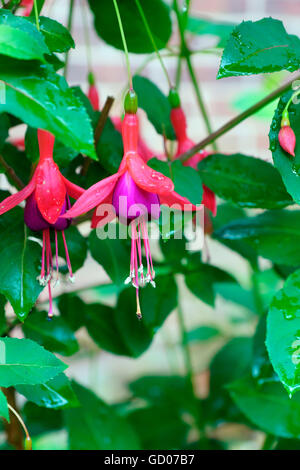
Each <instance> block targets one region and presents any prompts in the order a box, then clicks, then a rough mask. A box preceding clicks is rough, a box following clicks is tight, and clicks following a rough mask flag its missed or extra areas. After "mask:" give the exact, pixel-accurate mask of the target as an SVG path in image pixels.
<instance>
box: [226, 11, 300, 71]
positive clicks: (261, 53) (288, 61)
mask: <svg viewBox="0 0 300 470" xmlns="http://www.w3.org/2000/svg"><path fill="white" fill-rule="evenodd" d="M299 64H300V40H299V38H298V37H297V36H293V35H290V34H287V32H286V30H285V28H284V26H283V24H282V22H281V21H279V20H275V19H273V18H263V19H262V20H259V21H243V22H242V23H241V24H239V25H238V26H236V27H235V28H234V30H233V31H232V33H231V35H230V38H229V40H228V42H227V44H226V47H225V49H224V52H223V56H222V60H221V65H220V69H219V72H218V78H224V77H232V76H238V75H252V74H257V73H268V72H278V71H279V70H289V71H290V72H294V71H295V70H297V69H298V68H299Z"/></svg>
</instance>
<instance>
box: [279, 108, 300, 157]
mask: <svg viewBox="0 0 300 470" xmlns="http://www.w3.org/2000/svg"><path fill="white" fill-rule="evenodd" d="M278 140H279V143H280V146H281V147H282V148H283V150H284V151H285V152H287V153H289V154H290V155H292V157H294V156H295V147H296V136H295V133H294V131H293V129H292V128H291V124H290V118H289V112H288V105H287V107H286V108H285V109H284V110H283V113H282V118H281V129H280V131H279V134H278Z"/></svg>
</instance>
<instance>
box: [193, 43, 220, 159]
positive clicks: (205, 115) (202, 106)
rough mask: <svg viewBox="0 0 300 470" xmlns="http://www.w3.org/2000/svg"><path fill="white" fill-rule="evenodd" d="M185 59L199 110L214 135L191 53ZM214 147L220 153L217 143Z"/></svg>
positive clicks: (207, 127)
mask: <svg viewBox="0 0 300 470" xmlns="http://www.w3.org/2000/svg"><path fill="white" fill-rule="evenodd" d="M185 59H186V63H187V66H188V70H189V74H190V77H191V80H192V84H193V86H194V90H195V94H196V98H197V101H198V105H199V108H200V110H201V113H202V116H203V119H204V122H205V126H206V129H207V132H208V133H209V134H211V133H212V128H211V124H210V120H209V117H208V112H207V110H206V106H205V104H204V101H203V98H202V94H201V91H200V87H199V84H198V82H197V78H196V75H195V72H194V69H193V64H192V61H191V56H190V52H189V51H187V53H186V56H185ZM212 147H213V149H214V151H215V152H217V151H218V148H217V146H216V144H215V143H213V145H212Z"/></svg>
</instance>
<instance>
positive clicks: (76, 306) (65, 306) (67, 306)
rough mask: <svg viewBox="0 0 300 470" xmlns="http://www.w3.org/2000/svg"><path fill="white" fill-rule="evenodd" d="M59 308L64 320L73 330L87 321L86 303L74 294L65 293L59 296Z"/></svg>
mask: <svg viewBox="0 0 300 470" xmlns="http://www.w3.org/2000/svg"><path fill="white" fill-rule="evenodd" d="M58 309H59V311H60V314H61V316H62V318H63V320H64V321H65V322H66V323H67V324H68V325H69V326H70V328H71V329H72V331H77V330H78V329H79V328H81V327H82V326H83V325H84V323H85V303H84V302H83V301H82V300H81V298H80V297H77V295H74V294H71V293H70V294H63V295H61V296H59V298H58Z"/></svg>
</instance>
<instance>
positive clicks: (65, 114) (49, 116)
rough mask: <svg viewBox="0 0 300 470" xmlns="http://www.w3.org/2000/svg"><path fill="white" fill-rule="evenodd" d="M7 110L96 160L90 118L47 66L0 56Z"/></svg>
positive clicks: (2, 106) (1, 107) (0, 106)
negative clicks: (0, 57)
mask: <svg viewBox="0 0 300 470" xmlns="http://www.w3.org/2000/svg"><path fill="white" fill-rule="evenodd" d="M1 62H2V64H1V65H2V66H1V70H0V80H2V81H4V83H5V85H6V87H5V102H4V103H1V104H0V112H3V111H7V112H9V113H11V114H13V115H15V116H17V117H18V118H20V119H22V120H23V121H24V122H25V123H26V124H28V125H30V126H32V127H36V128H42V129H47V130H48V131H50V132H52V133H53V134H54V135H55V136H56V137H57V139H59V140H60V141H61V142H62V143H63V144H64V145H66V146H68V147H71V148H72V149H74V150H76V151H78V152H82V153H84V154H86V155H88V156H90V157H91V158H94V159H97V156H96V153H95V148H94V136H93V129H92V126H91V122H90V119H89V117H88V115H87V112H86V110H85V108H84V106H83V105H82V103H81V101H80V100H79V99H78V97H77V96H76V95H75V94H74V91H73V90H72V89H71V88H69V87H68V85H67V82H66V80H65V79H64V78H63V77H62V76H60V75H58V74H56V73H55V72H54V71H53V69H52V67H51V66H46V65H39V64H37V63H36V62H30V63H28V62H25V61H20V60H18V61H16V60H13V59H9V58H5V59H3V60H2V59H1Z"/></svg>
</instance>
